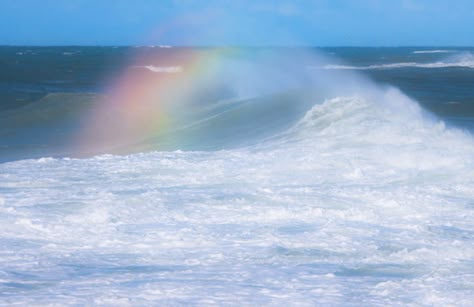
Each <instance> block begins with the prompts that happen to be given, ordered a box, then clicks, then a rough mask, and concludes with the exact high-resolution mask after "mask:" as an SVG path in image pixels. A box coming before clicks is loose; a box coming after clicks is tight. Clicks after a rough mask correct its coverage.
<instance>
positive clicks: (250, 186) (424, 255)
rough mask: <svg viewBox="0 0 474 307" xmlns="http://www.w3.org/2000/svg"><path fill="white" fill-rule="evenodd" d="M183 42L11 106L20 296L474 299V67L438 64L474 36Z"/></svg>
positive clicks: (13, 275)
mask: <svg viewBox="0 0 474 307" xmlns="http://www.w3.org/2000/svg"><path fill="white" fill-rule="evenodd" d="M173 49H174V48H166V50H162V51H154V52H155V53H154V55H153V54H151V55H150V53H152V52H151V51H150V50H148V49H146V50H144V51H143V53H145V54H146V55H143V54H141V55H140V56H138V57H136V58H134V60H132V61H131V63H130V62H129V65H128V66H127V67H125V68H124V69H123V70H122V74H120V75H119V77H118V78H114V82H112V83H113V85H111V86H108V89H107V90H105V91H102V92H98V91H95V93H92V94H84V91H82V90H81V91H80V93H67V94H65V93H51V94H49V95H47V96H45V97H43V98H41V99H40V100H39V101H36V102H33V103H31V104H27V105H25V106H21V107H14V108H9V109H8V110H5V111H3V112H1V113H0V118H2V121H1V122H0V126H1V127H2V130H1V131H2V133H3V134H4V135H6V138H3V139H2V142H3V143H2V151H3V152H2V159H4V160H8V162H6V163H2V164H0V212H1V214H0V219H1V220H0V222H1V223H0V241H1V243H2V244H0V254H1V257H0V262H1V263H0V268H1V269H0V293H1V296H0V301H1V302H3V303H5V304H11V303H21V304H25V305H28V304H64V303H68V304H110V305H118V304H133V305H136V304H139V305H141V304H171V305H172V304H232V303H235V302H240V303H244V304H267V305H271V304H272V305H273V304H277V305H281V304H292V305H294V304H297V305H314V304H318V305H397V304H400V305H407V304H408V305H409V304H414V305H439V306H442V305H450V304H455V305H460V306H463V305H465V306H468V305H469V304H470V303H471V302H472V301H473V299H474V297H473V293H474V291H473V281H474V270H473V266H472V259H474V257H473V256H474V244H473V243H474V242H473V241H474V236H473V234H474V227H473V225H472V220H473V217H474V216H473V205H474V203H473V199H474V139H473V137H472V133H471V132H470V131H472V130H470V129H471V128H470V124H469V123H470V122H471V121H472V118H474V116H471V115H470V114H473V113H470V110H471V109H472V102H473V101H474V100H472V97H474V95H472V93H471V92H470V91H471V90H472V89H470V88H469V86H467V85H466V84H463V83H462V82H457V81H456V80H461V79H462V80H470V79H469V78H474V76H473V74H474V71H473V70H472V68H470V67H468V66H466V65H463V66H462V67H460V66H459V65H458V66H456V67H453V66H449V67H448V66H446V67H444V66H443V67H432V68H430V69H429V70H430V73H429V74H428V73H426V70H427V68H426V65H428V64H427V63H441V62H443V63H444V61H447V60H446V59H448V58H450V57H452V56H456V55H459V54H454V55H453V54H451V53H454V51H453V52H444V51H446V50H445V48H439V49H438V48H436V49H427V50H419V49H408V50H407V49H396V50H391V49H390V50H385V51H380V50H378V51H377V50H373V49H363V50H359V49H357V50H347V49H337V48H336V49H334V50H331V51H330V52H331V53H336V55H335V56H341V57H342V59H343V61H345V62H349V63H341V62H340V61H341V60H337V59H336V58H335V57H334V56H333V55H329V56H326V55H323V53H325V52H328V51H327V50H322V51H318V52H316V51H314V50H294V49H291V48H289V49H283V50H273V49H270V50H269V49H256V50H255V49H250V50H230V51H229V50H227V51H226V52H222V50H218V51H216V50H184V51H180V52H177V51H176V50H175V53H174V55H173V53H172V51H173ZM60 51H61V56H66V55H64V54H63V52H66V51H64V50H60ZM420 51H422V52H421V53H420ZM434 51H436V52H434ZM441 51H443V52H441ZM16 52H20V51H16ZM38 52H39V51H38ZM58 52H59V51H58ZM81 52H84V51H81ZM94 52H98V51H94ZM377 52H378V53H377ZM456 52H459V51H456ZM461 52H471V51H469V50H468V51H461ZM176 54H179V56H176ZM374 54H376V55H377V56H374ZM461 54H463V56H464V53H461ZM21 56H23V55H21ZM67 56H69V57H73V56H74V55H67ZM381 57H383V58H384V59H380V58H381ZM412 57H417V59H418V60H417V61H418V62H420V63H424V64H423V65H425V67H422V66H413V65H412V66H410V67H408V66H407V67H397V68H395V65H396V63H411V62H413V60H412ZM369 59H374V60H373V62H374V63H365V62H366V61H369ZM180 60H181V61H180ZM350 61H352V62H350ZM364 61H365V62H364ZM415 62H416V61H415ZM418 62H417V63H418ZM203 63H205V64H206V65H204V66H203V65H201V64H203ZM64 65H66V66H67V64H64ZM327 65H350V66H357V67H362V66H364V65H365V66H366V67H370V66H373V65H378V66H381V65H385V66H383V67H382V66H381V67H380V68H378V69H376V71H374V72H370V71H371V70H372V69H367V75H362V74H359V73H358V72H356V71H352V70H348V69H324V67H326V66H327ZM438 66H439V65H438ZM427 76H431V77H427ZM437 78H438V79H437ZM374 79H375V81H373V80H374ZM415 79H416V80H415ZM117 80H118V81H117ZM414 80H415V81H414ZM414 82H415V83H416V82H419V83H416V84H414ZM436 82H438V83H436ZM449 82H452V83H449ZM33 83H34V82H33ZM116 84H120V86H114V85H116ZM163 84H165V85H166V86H163ZM433 84H437V85H439V87H440V88H445V87H446V88H447V87H449V88H451V89H454V90H453V91H452V92H449V91H447V92H445V95H446V97H445V96H442V95H438V94H437V93H436V92H433V91H435V90H433V86H432V85H433ZM415 85H416V86H415ZM415 87H416V88H415ZM460 89H463V90H460ZM405 90H406V91H407V92H409V93H410V96H408V95H407V94H406V93H405V92H404V91H405ZM143 93H148V94H147V95H142V94H143ZM446 93H447V94H446ZM110 97H112V98H116V99H117V100H114V99H112V100H110ZM124 97H126V98H127V99H124V100H121V99H123V98H124ZM138 97H141V98H143V99H144V100H141V101H139V102H141V103H142V104H140V105H139V108H137V105H136V104H135V103H137V102H138V101H133V99H136V98H138ZM170 97H171V98H172V99H169V100H166V99H165V98H170ZM413 97H417V98H419V101H416V100H415V99H414V98H413ZM431 97H435V98H433V99H431ZM128 98H133V99H132V101H131V100H129V99H128ZM131 102H133V103H132V104H130V103H131ZM449 102H451V103H449ZM452 102H456V103H452ZM114 108H115V109H114ZM120 110H126V111H127V112H124V113H120ZM110 114H114V116H109V115H110ZM162 114H166V116H165V117H163V116H162ZM2 116H3V117H2ZM470 116H471V117H470ZM158 118H159V119H161V120H166V124H165V125H162V126H158V127H157V126H153V127H152V128H150V126H149V125H148V124H149V122H148V121H143V119H148V120H151V119H158ZM91 119H92V120H91ZM121 124H123V125H125V126H126V127H125V128H124V126H122V125H121ZM130 131H131V132H133V133H130ZM92 137H95V139H94V141H93V142H88V140H90V139H91V138H92ZM32 140H35V142H36V143H35V142H32ZM107 142H110V143H107ZM38 143H40V146H38ZM71 144H72V145H75V146H71ZM78 144H80V146H77V145H78ZM78 148H79V149H80V150H78ZM3 149H5V150H3ZM32 152H33V153H34V154H32ZM118 154H119V155H118ZM28 155H30V156H28ZM35 155H36V156H35ZM77 155H79V156H81V157H82V158H76V156H77ZM51 156H53V157H51ZM15 157H29V158H34V159H26V160H19V159H15ZM14 160H16V161H14Z"/></svg>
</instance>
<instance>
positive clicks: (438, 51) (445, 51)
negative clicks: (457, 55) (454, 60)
mask: <svg viewBox="0 0 474 307" xmlns="http://www.w3.org/2000/svg"><path fill="white" fill-rule="evenodd" d="M450 52H456V50H441V49H440V50H416V51H413V53H415V54H419V53H450Z"/></svg>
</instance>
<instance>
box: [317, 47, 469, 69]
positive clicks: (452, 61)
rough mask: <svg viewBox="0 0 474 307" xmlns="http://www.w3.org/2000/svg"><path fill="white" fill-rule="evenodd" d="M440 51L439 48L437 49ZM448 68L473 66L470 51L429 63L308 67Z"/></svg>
mask: <svg viewBox="0 0 474 307" xmlns="http://www.w3.org/2000/svg"><path fill="white" fill-rule="evenodd" d="M432 51H437V50H432ZM439 51H441V50H439ZM409 67H416V68H448V67H464V68H474V55H473V54H472V53H463V54H459V55H456V56H451V57H448V58H446V59H444V60H440V61H436V62H431V63H419V62H400V63H388V64H374V65H366V66H355V65H341V64H328V65H325V66H323V67H309V68H310V69H315V68H319V69H321V68H323V69H349V70H372V69H394V68H409Z"/></svg>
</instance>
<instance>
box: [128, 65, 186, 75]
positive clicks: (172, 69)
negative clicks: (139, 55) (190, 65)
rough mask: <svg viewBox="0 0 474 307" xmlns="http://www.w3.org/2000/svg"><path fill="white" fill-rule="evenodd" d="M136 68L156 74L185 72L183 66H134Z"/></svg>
mask: <svg viewBox="0 0 474 307" xmlns="http://www.w3.org/2000/svg"><path fill="white" fill-rule="evenodd" d="M134 68H144V69H147V70H149V71H151V72H156V73H169V74H172V73H180V72H183V67H182V66H154V65H144V66H134Z"/></svg>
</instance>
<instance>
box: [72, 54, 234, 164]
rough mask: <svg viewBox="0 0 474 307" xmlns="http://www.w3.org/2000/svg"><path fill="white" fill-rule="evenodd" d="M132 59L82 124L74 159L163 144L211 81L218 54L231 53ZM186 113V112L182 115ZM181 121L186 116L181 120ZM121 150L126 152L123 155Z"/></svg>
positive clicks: (213, 76) (219, 62)
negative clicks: (154, 142) (147, 143)
mask: <svg viewBox="0 0 474 307" xmlns="http://www.w3.org/2000/svg"><path fill="white" fill-rule="evenodd" d="M146 49H147V50H146V54H145V53H143V54H138V55H136V56H135V57H134V59H133V60H132V61H130V65H128V66H127V68H125V69H124V72H123V73H122V74H121V75H120V76H118V77H117V78H116V79H115V80H113V81H112V82H111V86H110V88H109V90H108V91H107V94H106V95H105V97H103V98H102V99H99V100H98V101H97V102H96V103H95V105H94V106H93V108H92V110H91V111H90V112H89V114H88V115H87V116H86V119H85V120H84V121H83V124H82V128H81V129H80V133H79V135H78V139H77V140H76V141H75V144H78V145H76V146H75V150H74V151H75V153H76V154H77V155H78V156H89V155H92V154H97V153H119V154H120V153H126V152H129V151H130V149H129V148H130V147H131V146H136V147H137V150H138V149H140V148H139V147H140V146H141V145H139V144H143V143H144V142H145V141H146V140H148V139H151V138H159V137H161V138H166V137H167V133H168V132H169V131H172V130H173V129H178V128H179V127H178V123H182V122H183V120H190V119H189V118H184V113H185V112H183V110H186V109H189V108H191V107H192V106H191V105H190V104H192V100H193V99H192V98H193V95H194V94H195V93H196V92H197V91H199V89H201V88H202V87H203V86H205V84H209V81H211V80H212V79H213V78H217V77H216V76H217V74H216V72H217V71H218V69H219V66H220V65H221V58H222V56H223V55H224V54H228V53H231V52H238V51H237V50H236V49H232V48H219V49H212V50H209V49H207V50H196V49H193V50H191V49H189V48H176V49H175V48H170V49H166V50H165V49H154V50H153V49H151V48H146ZM188 113H189V112H188ZM186 116H189V114H188V115H186ZM124 148H127V149H124Z"/></svg>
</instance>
